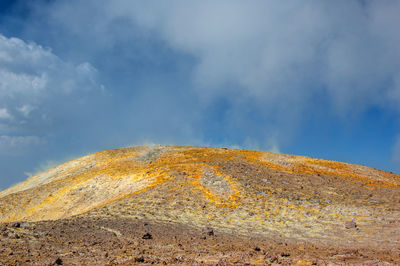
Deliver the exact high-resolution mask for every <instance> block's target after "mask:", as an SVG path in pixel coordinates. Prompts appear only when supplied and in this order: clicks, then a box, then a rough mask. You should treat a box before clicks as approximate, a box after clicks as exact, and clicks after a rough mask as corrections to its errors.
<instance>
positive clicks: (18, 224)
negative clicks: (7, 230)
mask: <svg viewBox="0 0 400 266" xmlns="http://www.w3.org/2000/svg"><path fill="white" fill-rule="evenodd" d="M11 227H14V228H20V227H21V224H20V223H18V222H16V223H13V224H12V225H11Z"/></svg>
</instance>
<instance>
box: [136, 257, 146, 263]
mask: <svg viewBox="0 0 400 266" xmlns="http://www.w3.org/2000/svg"><path fill="white" fill-rule="evenodd" d="M135 262H144V258H143V257H136V258H135Z"/></svg>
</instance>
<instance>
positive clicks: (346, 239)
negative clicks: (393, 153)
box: [0, 146, 400, 264]
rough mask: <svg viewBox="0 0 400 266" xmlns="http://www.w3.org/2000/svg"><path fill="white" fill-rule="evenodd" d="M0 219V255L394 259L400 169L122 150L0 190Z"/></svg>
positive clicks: (399, 234)
mask: <svg viewBox="0 0 400 266" xmlns="http://www.w3.org/2000/svg"><path fill="white" fill-rule="evenodd" d="M17 221H24V222H23V223H21V222H20V223H17V224H15V222H17ZM0 223H3V225H2V226H3V227H2V229H1V230H2V231H3V232H4V233H3V235H2V236H0V237H1V240H2V241H1V244H0V245H1V246H0V262H3V263H15V262H16V261H17V262H21V261H25V262H26V263H35V262H42V263H51V262H54V263H57V262H61V263H62V262H64V263H67V264H74V263H76V264H80V263H82V262H84V263H94V262H96V263H98V264H106V263H110V264H121V263H122V264H124V263H126V264H131V263H134V262H137V263H142V262H144V263H146V262H147V263H151V262H153V263H167V264H170V263H181V262H185V263H190V264H196V263H200V264H201V263H210V264H213V263H214V264H215V263H218V262H220V263H222V264H223V263H228V264H230V263H235V262H247V263H253V264H263V263H283V264H286V263H303V264H306V263H308V262H310V263H311V262H314V263H324V262H335V263H361V262H366V263H377V262H382V263H383V262H385V263H393V264H396V263H400V177H399V176H398V175H395V174H392V173H388V172H384V171H379V170H376V169H372V168H368V167H364V166H359V165H351V164H346V163H339V162H332V161H326V160H319V159H312V158H308V157H300V156H289V155H280V154H274V153H265V152H257V151H243V150H228V149H219V148H199V147H170V146H166V147H165V146H154V147H133V148H124V149H117V150H109V151H104V152H100V153H96V154H92V155H88V156H85V157H82V158H79V159H77V160H74V161H71V162H68V163H65V164H63V165H60V166H58V167H56V168H54V169H51V170H49V171H47V172H44V173H42V174H39V175H37V176H34V177H31V178H29V179H28V180H26V181H24V182H22V183H20V184H18V185H16V186H14V187H12V188H9V189H7V190H5V191H2V192H0ZM21 224H22V225H23V226H22V227H21ZM72 224H73V226H72ZM144 224H146V226H145V227H143V226H144ZM150 231H151V232H152V233H151V232H150ZM67 232H68V233H67ZM146 233H149V235H151V238H146V237H145V234H146ZM153 235H154V236H155V235H156V237H153ZM93 239H95V240H93ZM172 239H175V240H174V241H172ZM113 241H114V242H115V243H114V242H113ZM93 242H95V243H96V244H95V245H92V244H93ZM49 243H52V244H51V245H50V244H49ZM66 243H67V244H66ZM68 243H69V244H68ZM112 243H114V244H112ZM178 244H179V245H178ZM113 245H114V246H113ZM26 246H29V247H30V248H29V252H28V251H26V249H25V248H26ZM89 247H90V248H89ZM72 250H75V251H76V252H78V253H75V254H74V253H71V252H72ZM143 252H144V253H143ZM10 253H12V254H11V255H10ZM87 253H88V254H89V253H90V254H92V255H93V256H89V257H88V256H86V255H84V254H87ZM106 253H107V256H105V255H106ZM161 253H162V254H164V255H163V256H161V255H160V254H161ZM77 254H78V255H77ZM79 254H80V255H79ZM96 254H97V255H96ZM226 254H229V255H226ZM251 254H252V255H251ZM90 258H92V259H93V260H91V259H90ZM53 259H54V260H53ZM57 259H60V261H57ZM202 259H203V260H202ZM27 260H28V261H27ZM47 260H48V261H47ZM42 263H39V264H42Z"/></svg>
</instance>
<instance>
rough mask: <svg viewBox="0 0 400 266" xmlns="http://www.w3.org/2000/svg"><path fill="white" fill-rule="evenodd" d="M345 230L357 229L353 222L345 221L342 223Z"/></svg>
mask: <svg viewBox="0 0 400 266" xmlns="http://www.w3.org/2000/svg"><path fill="white" fill-rule="evenodd" d="M344 226H345V227H346V229H352V228H357V224H356V223H355V222H354V221H347V222H345V223H344Z"/></svg>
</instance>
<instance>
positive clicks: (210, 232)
mask: <svg viewBox="0 0 400 266" xmlns="http://www.w3.org/2000/svg"><path fill="white" fill-rule="evenodd" d="M202 232H203V233H204V234H206V235H209V236H213V235H214V230H213V229H212V228H211V227H204V228H203V230H202Z"/></svg>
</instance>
